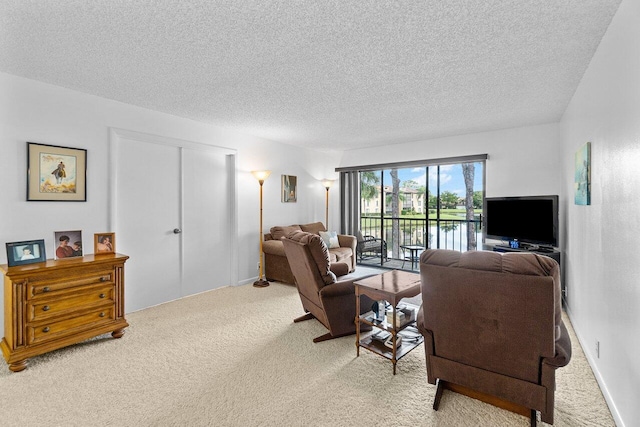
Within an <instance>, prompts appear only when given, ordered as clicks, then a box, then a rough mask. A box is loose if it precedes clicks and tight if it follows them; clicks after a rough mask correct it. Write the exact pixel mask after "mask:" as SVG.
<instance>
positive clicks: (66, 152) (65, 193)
mask: <svg viewBox="0 0 640 427" xmlns="http://www.w3.org/2000/svg"><path fill="white" fill-rule="evenodd" d="M27 201H58V202H86V201H87V150H84V149H81V148H68V147H60V146H57V145H44V144H36V143H34V142H27Z"/></svg>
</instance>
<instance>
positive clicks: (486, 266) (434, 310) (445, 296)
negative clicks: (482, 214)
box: [417, 249, 571, 426]
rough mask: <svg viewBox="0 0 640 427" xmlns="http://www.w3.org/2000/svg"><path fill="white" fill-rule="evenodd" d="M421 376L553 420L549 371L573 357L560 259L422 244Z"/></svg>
mask: <svg viewBox="0 0 640 427" xmlns="http://www.w3.org/2000/svg"><path fill="white" fill-rule="evenodd" d="M420 275H421V281H422V307H421V308H420V312H419V314H418V321H417V323H418V328H419V329H420V332H421V333H422V335H424V337H425V340H424V346H425V352H426V356H427V379H428V381H429V383H431V384H436V380H437V383H438V387H437V391H436V397H435V401H434V404H433V408H434V409H435V410H438V407H439V404H440V399H441V398H442V392H443V390H444V389H445V388H449V389H451V390H454V391H458V392H461V393H463V394H466V395H469V396H471V397H475V398H478V399H480V400H483V401H486V402H488V403H491V404H494V405H496V406H500V407H502V408H505V409H510V410H512V411H515V412H518V413H521V414H523V415H525V416H529V417H531V425H532V426H535V425H536V411H540V417H541V419H542V421H544V422H546V423H549V424H553V411H554V393H555V387H556V384H555V371H556V369H557V368H559V367H562V366H565V365H567V363H569V360H570V359H571V340H570V338H569V334H568V333H567V329H566V327H565V325H564V323H563V321H562V306H561V299H560V296H561V295H560V273H559V266H558V263H557V262H556V261H555V260H553V259H551V258H549V257H546V256H541V255H537V254H533V253H505V254H502V253H498V252H483V251H479V252H475V251H471V252H465V253H460V252H456V251H450V250H444V249H436V250H433V249H427V250H426V251H425V252H424V253H423V254H422V255H421V257H420Z"/></svg>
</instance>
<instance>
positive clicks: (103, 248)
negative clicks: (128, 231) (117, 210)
mask: <svg viewBox="0 0 640 427" xmlns="http://www.w3.org/2000/svg"><path fill="white" fill-rule="evenodd" d="M115 251H116V233H96V234H94V235H93V253H95V254H96V255H97V254H112V253H114V252H115Z"/></svg>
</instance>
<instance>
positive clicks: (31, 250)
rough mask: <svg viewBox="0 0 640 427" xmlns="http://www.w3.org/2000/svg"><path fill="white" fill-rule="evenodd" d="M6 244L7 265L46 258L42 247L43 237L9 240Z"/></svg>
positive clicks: (41, 260)
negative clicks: (18, 240)
mask: <svg viewBox="0 0 640 427" xmlns="http://www.w3.org/2000/svg"><path fill="white" fill-rule="evenodd" d="M6 246H7V264H8V265H9V267H13V266H14V265H23V264H33V263H36V262H44V261H46V259H47V255H46V253H45V249H44V239H41V240H25V241H23V242H10V243H7V244H6Z"/></svg>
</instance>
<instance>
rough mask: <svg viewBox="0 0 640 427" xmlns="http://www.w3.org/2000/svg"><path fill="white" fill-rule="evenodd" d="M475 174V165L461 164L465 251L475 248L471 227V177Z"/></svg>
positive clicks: (473, 229)
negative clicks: (465, 225) (465, 232)
mask: <svg viewBox="0 0 640 427" xmlns="http://www.w3.org/2000/svg"><path fill="white" fill-rule="evenodd" d="M474 172H475V165H474V164H473V163H463V164H462V175H463V176H464V186H465V190H466V191H465V198H464V206H465V210H466V220H467V250H468V251H470V250H474V249H476V247H477V242H476V230H475V227H474V226H473V225H474V223H472V222H471V221H472V220H473V214H474V211H473V206H474V203H473V196H474V194H473V177H474Z"/></svg>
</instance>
